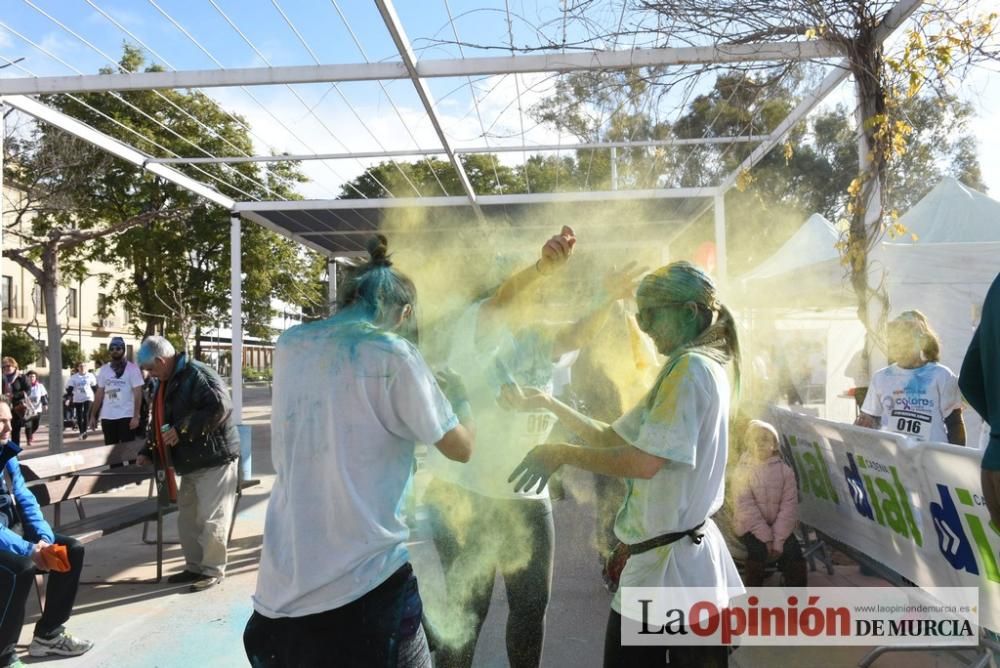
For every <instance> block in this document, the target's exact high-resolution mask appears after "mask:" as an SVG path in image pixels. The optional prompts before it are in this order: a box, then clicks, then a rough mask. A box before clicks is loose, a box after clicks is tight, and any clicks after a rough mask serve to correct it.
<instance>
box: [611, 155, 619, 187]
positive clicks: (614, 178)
mask: <svg viewBox="0 0 1000 668" xmlns="http://www.w3.org/2000/svg"><path fill="white" fill-rule="evenodd" d="M611 189H612V190H618V149H617V148H616V147H614V146H612V147H611Z"/></svg>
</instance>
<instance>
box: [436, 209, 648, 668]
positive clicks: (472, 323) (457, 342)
mask: <svg viewBox="0 0 1000 668" xmlns="http://www.w3.org/2000/svg"><path fill="white" fill-rule="evenodd" d="M575 244H576V237H575V235H574V233H573V230H572V229H571V228H569V227H563V228H562V230H561V232H560V234H557V235H555V236H553V237H552V238H550V239H549V240H548V241H547V242H546V243H545V245H544V246H543V247H542V251H541V257H540V258H539V260H538V261H537V262H536V263H535V265H534V266H530V267H528V268H527V269H524V270H522V271H520V272H518V273H516V274H514V275H513V276H511V277H510V278H508V279H507V280H506V281H504V283H503V284H502V285H501V286H500V287H499V288H498V289H497V290H496V291H495V293H494V294H493V295H492V296H490V297H489V298H488V299H485V300H484V301H482V302H480V303H478V304H474V305H473V306H472V307H471V308H469V309H467V310H466V311H465V313H464V314H462V315H461V316H460V317H459V319H458V322H457V323H456V326H455V333H454V337H453V340H452V345H451V354H450V356H449V360H448V363H449V366H451V367H452V368H454V369H455V370H456V371H457V372H458V373H459V375H461V376H462V379H463V380H464V381H465V384H466V387H468V392H469V402H470V404H471V407H472V412H473V414H474V415H475V416H476V456H475V457H474V458H473V459H472V461H471V462H469V464H468V465H467V466H462V467H459V466H456V465H454V464H452V463H449V462H446V461H444V459H443V457H441V456H440V455H438V454H435V453H433V452H432V453H431V454H430V455H429V456H428V461H427V463H428V469H429V470H430V471H431V473H432V474H433V476H434V479H433V480H432V481H431V483H430V484H429V485H428V488H427V493H426V495H425V496H424V500H425V502H426V503H427V504H428V510H429V515H430V520H431V526H432V528H433V531H434V544H435V547H436V548H437V551H438V556H439V557H440V558H441V564H442V567H443V568H444V576H445V586H446V588H447V590H448V609H447V614H448V616H449V621H450V620H460V621H459V622H458V623H444V624H437V625H436V626H437V628H438V629H439V630H441V634H440V637H439V640H440V646H439V648H438V650H437V652H436V653H435V657H434V660H435V665H436V666H438V667H439V668H469V666H471V665H472V659H473V656H474V654H475V650H476V643H477V640H478V636H479V632H480V630H481V629H482V626H483V623H484V621H485V620H486V616H487V614H488V612H489V608H490V602H491V600H492V598H493V584H494V581H495V579H496V575H497V574H499V575H500V576H501V578H502V579H503V584H504V587H505V590H506V593H507V607H508V609H509V613H508V615H507V627H506V646H507V658H508V660H509V662H510V665H511V666H515V667H517V668H531V667H533V666H538V665H539V664H540V662H541V656H542V646H543V641H544V637H545V612H546V608H547V606H548V599H549V590H550V587H551V583H552V567H553V554H554V549H553V542H554V534H555V530H554V528H553V521H552V504H551V501H550V500H549V491H548V489H547V488H546V487H545V486H544V485H543V486H541V487H539V488H538V489H537V490H536V489H532V490H521V491H515V490H514V489H512V488H511V486H510V484H509V483H508V482H507V475H508V473H509V471H510V470H511V469H513V467H514V466H515V465H517V463H518V462H519V461H520V460H521V458H523V457H524V455H526V454H527V453H528V452H529V451H530V450H531V449H532V448H533V447H534V446H536V445H537V444H539V443H544V442H545V441H546V440H548V437H549V433H550V432H551V431H552V427H553V426H554V425H555V418H554V416H553V415H552V414H551V413H549V412H548V411H546V410H537V411H531V412H516V411H509V410H504V409H502V408H500V407H499V406H497V397H498V396H499V394H500V389H501V387H502V386H503V385H504V384H505V383H511V382H515V381H516V382H518V383H521V384H524V385H534V386H540V387H544V388H546V389H547V390H549V391H551V389H552V377H553V370H554V362H555V361H556V360H558V359H559V358H560V357H561V355H562V354H563V353H567V352H570V351H572V350H578V349H579V348H581V347H582V346H583V345H584V344H586V343H587V342H588V341H589V339H590V338H591V337H592V336H593V335H594V334H595V333H596V332H597V331H598V330H599V329H600V328H601V326H602V325H603V324H604V322H605V321H606V320H607V318H608V315H609V314H610V313H611V310H612V307H614V305H615V304H616V302H617V301H618V299H620V298H621V297H622V296H624V294H630V293H631V290H632V285H633V284H634V278H635V277H636V276H638V275H639V274H640V273H641V272H639V271H636V270H634V269H633V268H632V267H631V266H629V267H627V268H626V269H625V270H624V271H622V272H616V273H614V274H613V275H612V276H610V277H609V280H608V281H606V283H607V285H606V286H605V287H606V292H607V294H606V295H605V296H606V299H605V300H604V301H602V302H600V303H599V304H597V305H596V306H597V308H595V309H594V310H593V312H592V313H590V314H588V315H587V316H586V317H584V318H582V319H580V320H579V321H577V322H575V323H558V324H553V323H539V322H537V321H536V320H535V319H534V318H533V317H532V314H531V313H530V311H531V310H530V309H526V308H524V303H525V302H524V300H525V299H526V298H527V297H528V296H529V295H534V294H536V293H535V291H536V290H537V289H538V288H539V284H540V283H542V281H540V280H539V279H541V278H542V277H543V276H545V275H549V274H551V273H553V272H554V271H556V270H557V269H559V268H560V267H562V266H564V264H565V263H566V261H567V260H568V259H569V257H570V255H571V254H572V250H573V247H574V246H575ZM431 621H432V622H434V621H435V619H434V618H433V617H432V618H431Z"/></svg>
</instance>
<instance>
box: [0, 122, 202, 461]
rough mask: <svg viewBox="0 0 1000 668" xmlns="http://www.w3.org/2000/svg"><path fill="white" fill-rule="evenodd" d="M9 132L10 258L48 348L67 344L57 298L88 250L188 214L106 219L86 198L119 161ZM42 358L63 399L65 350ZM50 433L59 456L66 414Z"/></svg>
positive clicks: (40, 128) (64, 139)
mask: <svg viewBox="0 0 1000 668" xmlns="http://www.w3.org/2000/svg"><path fill="white" fill-rule="evenodd" d="M16 120H20V119H16ZM6 129H7V134H6V137H5V141H4V161H3V168H4V185H5V186H6V187H8V188H9V190H8V191H5V192H4V199H5V201H4V212H5V214H7V215H6V217H5V219H4V234H5V236H6V240H5V241H6V242H5V244H4V248H3V256H4V257H6V258H8V259H9V260H11V261H13V262H14V263H15V264H17V265H18V266H20V267H22V268H24V270H25V271H26V272H27V273H28V274H29V275H30V276H31V277H32V278H34V280H35V282H36V283H37V284H38V285H39V287H40V288H41V293H42V300H43V302H44V305H45V308H44V311H45V330H46V341H49V342H56V341H61V340H62V337H63V334H64V331H65V330H64V328H63V326H62V324H61V322H60V318H61V317H62V314H63V313H64V312H65V305H64V304H63V305H60V304H58V303H57V302H58V299H57V291H58V288H59V286H60V285H62V284H63V282H64V279H65V278H81V277H82V272H84V271H85V267H84V266H83V264H82V263H79V262H74V259H78V258H81V257H84V256H85V255H86V253H85V251H86V249H87V245H88V244H89V243H90V242H93V241H95V240H99V239H105V238H109V237H113V236H114V235H115V234H118V233H121V232H123V231H125V230H127V229H129V228H132V227H135V226H138V225H143V224H147V223H150V222H151V221H154V220H158V221H163V220H170V219H175V218H179V217H180V216H181V215H182V214H183V213H184V212H185V209H184V207H183V205H180V204H178V203H176V202H160V203H159V206H156V207H147V208H146V209H144V210H142V211H137V212H133V214H132V215H129V216H127V217H122V218H111V217H106V216H102V215H100V211H99V209H98V203H97V202H96V201H94V200H90V199H87V198H86V197H83V196H82V194H83V193H85V192H87V191H88V190H89V189H90V188H92V186H93V184H94V183H95V182H96V181H98V180H99V179H100V178H101V175H102V173H103V172H104V171H105V170H107V171H114V170H115V167H116V162H117V161H115V160H114V159H112V158H111V157H110V156H108V155H107V154H104V153H102V152H101V151H99V150H98V149H96V148H94V147H92V146H90V145H89V144H86V143H84V142H81V141H79V140H76V139H74V138H72V137H70V136H69V135H67V134H65V133H62V132H60V131H58V130H55V129H54V128H51V127H48V126H46V125H41V124H34V123H27V124H24V125H18V124H16V123H15V124H12V125H10V126H9V127H7V128H6ZM146 178H149V179H152V178H153V177H151V176H150V177H146ZM60 307H62V308H60ZM43 354H44V355H45V356H46V357H47V358H48V362H49V368H50V369H52V370H54V371H55V372H54V373H52V374H50V376H49V387H48V388H47V389H48V392H49V394H50V395H52V396H62V393H63V377H62V374H61V373H59V370H61V369H62V368H63V359H62V346H60V345H55V343H51V344H50V345H47V346H46V347H45V350H44V351H43ZM32 359H34V358H32ZM60 406H61V404H60ZM49 429H50V439H49V448H50V449H52V450H54V451H56V452H59V451H60V450H61V449H62V415H61V411H58V410H53V411H50V413H49Z"/></svg>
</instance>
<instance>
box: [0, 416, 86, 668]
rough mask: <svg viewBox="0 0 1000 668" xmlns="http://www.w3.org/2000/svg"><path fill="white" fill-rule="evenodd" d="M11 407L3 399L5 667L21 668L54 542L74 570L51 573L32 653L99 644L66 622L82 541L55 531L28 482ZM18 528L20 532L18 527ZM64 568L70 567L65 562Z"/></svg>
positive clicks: (0, 552)
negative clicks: (33, 605) (24, 638)
mask: <svg viewBox="0 0 1000 668" xmlns="http://www.w3.org/2000/svg"><path fill="white" fill-rule="evenodd" d="M10 422H11V410H10V406H9V405H8V404H7V403H6V402H4V401H0V601H3V605H2V606H0V615H2V616H0V666H4V667H11V666H17V667H21V666H23V665H24V664H23V663H21V660H20V659H19V658H18V656H17V651H16V648H15V646H16V644H17V638H18V636H19V635H20V634H21V625H22V624H23V623H24V606H25V603H26V602H27V600H28V594H29V593H30V592H31V585H32V584H33V583H34V581H35V572H36V570H37V571H46V570H48V566H47V564H46V560H45V556H44V554H45V552H46V551H47V550H49V549H51V548H50V547H49V546H51V545H64V546H65V547H66V552H67V555H66V556H67V557H68V558H69V570H68V571H65V572H60V573H57V572H55V571H52V572H51V573H50V574H49V584H48V589H47V595H46V597H45V609H44V610H43V611H42V618H41V619H39V620H38V623H37V624H36V625H35V637H34V639H33V640H32V641H31V645H30V646H29V647H28V653H29V654H30V655H31V656H79V655H80V654H83V653H84V652H87V651H89V650H90V648H91V647H93V646H94V643H92V642H90V641H89V640H81V639H80V638H74V637H73V636H71V635H70V634H68V633H66V629H65V627H63V624H65V623H66V620H68V619H69V616H70V613H72V612H73V602H74V600H75V599H76V590H77V586H78V585H79V583H80V573H81V572H82V571H83V545H81V544H80V543H79V542H77V541H76V540H75V539H73V538H70V537H69V536H60V535H58V534H55V533H53V532H52V527H50V526H49V524H48V522H46V521H45V518H44V517H42V511H41V509H40V508H39V507H38V501H36V500H35V496H34V494H32V493H31V491H29V490H28V487H27V485H25V484H24V476H23V475H22V474H21V465H20V464H19V463H18V461H17V453H18V452H20V451H21V448H19V447H18V445H17V443H15V442H14V441H12V440H10V434H11V428H10ZM15 529H17V531H15ZM63 568H65V566H63Z"/></svg>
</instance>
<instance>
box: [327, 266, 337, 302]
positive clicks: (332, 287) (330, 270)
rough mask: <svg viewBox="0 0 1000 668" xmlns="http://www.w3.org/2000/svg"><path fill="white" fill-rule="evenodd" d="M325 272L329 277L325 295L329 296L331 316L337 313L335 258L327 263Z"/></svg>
mask: <svg viewBox="0 0 1000 668" xmlns="http://www.w3.org/2000/svg"><path fill="white" fill-rule="evenodd" d="M326 271H327V274H328V276H329V280H328V282H327V293H328V295H329V297H328V301H329V303H330V315H333V314H334V313H335V312H336V311H337V258H335V257H332V258H330V259H329V260H328V261H327V263H326Z"/></svg>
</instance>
